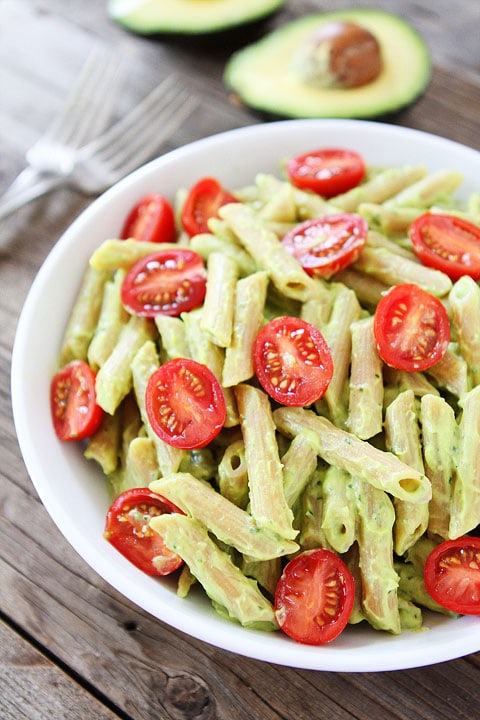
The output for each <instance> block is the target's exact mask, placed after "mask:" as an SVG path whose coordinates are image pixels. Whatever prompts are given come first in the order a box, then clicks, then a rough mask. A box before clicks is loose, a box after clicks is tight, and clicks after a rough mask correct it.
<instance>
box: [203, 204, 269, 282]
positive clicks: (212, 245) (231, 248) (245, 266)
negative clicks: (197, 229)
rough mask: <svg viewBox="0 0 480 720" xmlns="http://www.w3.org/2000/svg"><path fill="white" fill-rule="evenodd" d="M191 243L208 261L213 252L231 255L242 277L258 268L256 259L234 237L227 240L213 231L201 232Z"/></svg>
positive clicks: (211, 223) (211, 222)
mask: <svg viewBox="0 0 480 720" xmlns="http://www.w3.org/2000/svg"><path fill="white" fill-rule="evenodd" d="M213 220H214V219H213V218H212V219H211V220H210V225H211V226H212V227H213ZM219 222H223V221H219ZM232 236H233V233H232ZM189 245H190V247H191V249H192V250H195V252H196V253H198V254H199V255H200V257H202V258H203V259H204V260H205V261H206V262H208V258H209V257H210V255H211V254H212V253H222V255H225V256H226V257H229V258H230V259H231V260H233V261H234V262H235V263H236V265H237V267H238V273H239V276H240V277H244V276H245V275H250V274H251V273H254V272H255V271H256V270H257V266H256V263H255V260H254V259H253V258H252V256H251V255H250V254H249V253H248V252H247V251H246V250H244V249H243V248H242V246H241V245H239V244H238V243H237V242H235V240H234V237H232V238H231V239H228V240H225V239H224V237H222V236H220V235H217V234H216V233H213V232H212V233H201V234H200V235H194V236H193V237H192V238H191V239H190V243H189Z"/></svg>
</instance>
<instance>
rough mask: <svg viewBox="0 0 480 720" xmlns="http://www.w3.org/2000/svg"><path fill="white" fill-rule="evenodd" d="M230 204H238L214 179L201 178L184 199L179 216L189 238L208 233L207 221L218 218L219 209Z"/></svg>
mask: <svg viewBox="0 0 480 720" xmlns="http://www.w3.org/2000/svg"><path fill="white" fill-rule="evenodd" d="M232 202H238V201H237V198H236V197H235V196H234V195H233V194H232V193H231V192H229V191H228V190H226V189H225V188H224V187H223V186H222V185H221V184H220V182H219V181H218V180H217V179H216V178H212V177H204V178H201V179H200V180H198V182H196V183H195V185H193V186H192V187H191V188H190V191H189V193H188V195H187V197H186V199H185V203H184V205H183V209H182V214H181V220H182V227H183V229H184V230H185V232H186V233H187V234H188V235H189V236H190V237H193V236H194V235H198V234H200V233H206V232H209V228H208V220H209V219H210V218H211V217H218V210H219V208H220V207H221V206H222V205H227V204H228V203H232Z"/></svg>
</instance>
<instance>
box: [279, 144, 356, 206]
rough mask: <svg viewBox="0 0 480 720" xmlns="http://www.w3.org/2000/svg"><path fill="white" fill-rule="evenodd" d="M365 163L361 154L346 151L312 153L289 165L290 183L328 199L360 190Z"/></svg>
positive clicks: (303, 155)
mask: <svg viewBox="0 0 480 720" xmlns="http://www.w3.org/2000/svg"><path fill="white" fill-rule="evenodd" d="M365 172H366V169H365V161H364V159H363V157H362V156H361V155H359V153H357V152H354V151H353V150H346V149H343V148H322V149H319V150H310V151H309V152H306V153H302V154H301V155H297V156H296V157H293V158H291V160H289V162H288V163H287V173H288V176H289V178H290V181H291V182H292V183H293V185H295V186H296V187H298V188H302V189H306V190H313V192H315V193H317V195H322V196H323V197H325V198H330V197H334V196H335V195H339V194H340V193H344V192H347V190H351V189H352V188H354V187H356V186H357V185H358V184H359V183H360V182H361V181H362V180H363V178H364V177H365Z"/></svg>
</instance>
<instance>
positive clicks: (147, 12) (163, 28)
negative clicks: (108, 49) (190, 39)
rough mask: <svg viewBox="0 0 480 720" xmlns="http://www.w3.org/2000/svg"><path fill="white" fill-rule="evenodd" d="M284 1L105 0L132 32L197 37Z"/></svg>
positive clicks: (263, 13)
mask: <svg viewBox="0 0 480 720" xmlns="http://www.w3.org/2000/svg"><path fill="white" fill-rule="evenodd" d="M285 2H286V0H109V2H108V14H109V15H110V17H111V18H113V19H114V20H115V21H116V22H118V23H120V24H121V25H124V26H125V27H127V28H128V29H129V30H133V31H134V32H137V33H140V34H144V35H149V34H154V33H172V34H185V35H201V34H206V33H214V32H219V31H222V30H227V29H229V28H233V27H237V26H238V25H244V24H246V23H249V22H253V21H255V20H260V19H262V18H264V17H266V16H267V15H270V14H272V13H273V12H274V11H275V10H278V9H279V8H280V7H281V6H282V5H284V4H285Z"/></svg>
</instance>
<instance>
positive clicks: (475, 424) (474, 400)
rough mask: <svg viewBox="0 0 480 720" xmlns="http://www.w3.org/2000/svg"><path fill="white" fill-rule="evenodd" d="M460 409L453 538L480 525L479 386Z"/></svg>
mask: <svg viewBox="0 0 480 720" xmlns="http://www.w3.org/2000/svg"><path fill="white" fill-rule="evenodd" d="M461 407H462V415H461V419H460V423H459V429H458V452H457V454H456V469H455V476H454V482H453V491H452V500H451V504H450V527H449V532H448V535H449V537H450V538H457V537H461V536H462V535H465V534H466V533H468V532H470V531H471V530H473V529H474V528H476V527H477V525H479V524H480V472H479V470H480V385H477V386H476V387H475V388H473V390H470V392H468V393H467V394H466V395H464V397H463V398H462V400H461Z"/></svg>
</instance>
